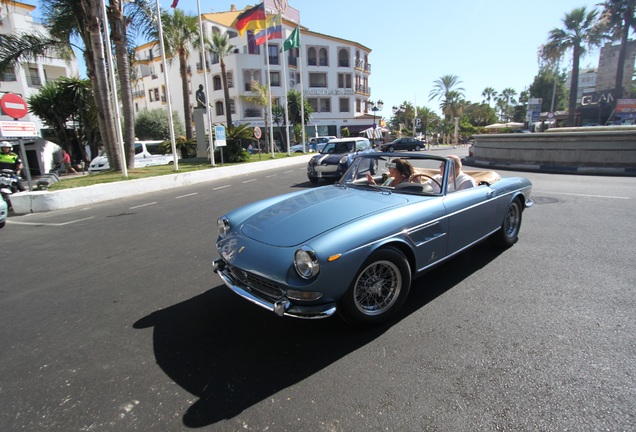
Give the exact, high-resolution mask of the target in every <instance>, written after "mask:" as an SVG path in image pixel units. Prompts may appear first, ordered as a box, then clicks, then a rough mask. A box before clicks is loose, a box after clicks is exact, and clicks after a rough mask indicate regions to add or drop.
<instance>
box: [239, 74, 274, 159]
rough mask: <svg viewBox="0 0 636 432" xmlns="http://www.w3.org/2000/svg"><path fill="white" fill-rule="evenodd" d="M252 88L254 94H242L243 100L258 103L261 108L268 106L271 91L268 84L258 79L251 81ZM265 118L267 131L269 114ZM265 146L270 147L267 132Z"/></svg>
mask: <svg viewBox="0 0 636 432" xmlns="http://www.w3.org/2000/svg"><path fill="white" fill-rule="evenodd" d="M250 90H251V91H252V93H253V94H251V95H241V96H240V97H241V100H243V101H245V102H247V103H250V104H253V105H256V106H257V107H259V108H260V109H261V110H262V109H263V108H266V107H267V105H268V103H269V101H270V97H271V96H270V93H269V87H267V84H261V83H259V82H258V81H252V82H251V83H250ZM263 119H264V120H265V131H267V130H268V129H267V124H268V116H267V114H265V115H264V116H263ZM264 135H265V147H266V148H269V134H268V133H267V132H266V133H265V134H264Z"/></svg>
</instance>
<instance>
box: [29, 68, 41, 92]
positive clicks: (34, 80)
mask: <svg viewBox="0 0 636 432" xmlns="http://www.w3.org/2000/svg"><path fill="white" fill-rule="evenodd" d="M27 84H28V85H29V87H39V86H41V85H42V81H41V80H40V76H39V75H38V70H37V68H29V70H28V71H27Z"/></svg>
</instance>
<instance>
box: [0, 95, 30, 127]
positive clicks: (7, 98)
mask: <svg viewBox="0 0 636 432" xmlns="http://www.w3.org/2000/svg"><path fill="white" fill-rule="evenodd" d="M0 107H1V108H2V111H4V113H5V114H6V115H8V116H9V117H11V118H13V119H16V120H17V119H19V118H22V117H24V116H25V115H27V114H28V112H29V110H28V109H27V104H26V102H25V101H24V99H22V98H21V97H20V96H18V95H17V94H15V93H5V94H4V96H2V98H0Z"/></svg>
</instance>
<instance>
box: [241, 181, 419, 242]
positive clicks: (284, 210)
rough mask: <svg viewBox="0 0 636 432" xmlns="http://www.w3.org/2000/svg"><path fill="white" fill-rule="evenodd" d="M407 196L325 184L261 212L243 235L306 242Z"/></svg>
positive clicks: (262, 239) (397, 203) (402, 201)
mask: <svg viewBox="0 0 636 432" xmlns="http://www.w3.org/2000/svg"><path fill="white" fill-rule="evenodd" d="M407 201H408V200H407V199H406V198H404V196H399V195H395V194H388V195H387V194H382V192H378V191H368V190H360V189H354V188H345V187H341V186H324V187H321V188H317V189H312V190H308V191H306V193H302V194H298V195H294V196H292V197H289V198H286V199H283V200H282V201H279V202H277V203H276V204H274V205H272V206H270V207H267V208H265V209H263V210H262V211H259V212H258V213H256V214H254V215H252V216H251V217H250V218H249V219H247V220H246V221H245V223H244V224H243V226H242V227H241V232H242V233H243V235H245V236H247V237H249V238H251V239H253V240H256V241H258V242H261V243H266V244H269V245H272V246H278V247H291V246H296V245H300V244H303V243H305V242H307V241H308V240H310V239H312V238H314V237H316V236H318V235H320V234H321V233H323V232H326V231H329V230H331V229H334V228H337V227H340V226H342V225H345V224H347V223H349V222H351V221H354V220H356V219H359V218H362V217H365V216H368V215H371V214H373V213H377V212H381V211H384V210H387V209H390V208H394V207H398V206H402V205H404V204H405V203H406V202H407Z"/></svg>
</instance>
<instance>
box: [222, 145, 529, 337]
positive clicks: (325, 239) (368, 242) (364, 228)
mask: <svg viewBox="0 0 636 432" xmlns="http://www.w3.org/2000/svg"><path fill="white" fill-rule="evenodd" d="M398 158H400V159H402V160H403V161H404V160H407V161H408V162H410V163H411V165H412V166H413V170H414V172H415V173H416V174H419V176H417V180H418V181H417V182H415V180H414V179H415V178H416V177H415V176H414V177H413V180H414V182H403V183H400V184H398V185H397V186H396V187H391V186H383V184H385V183H384V182H383V180H384V179H383V177H382V176H383V174H384V175H386V171H387V168H391V167H395V159H398ZM454 173H455V167H454V162H453V159H450V158H444V157H437V156H430V155H424V154H413V153H410V154H406V153H403V154H399V153H371V154H364V155H360V156H358V157H356V158H355V159H354V161H353V163H352V164H351V166H350V167H349V169H348V170H347V172H346V173H345V174H344V175H343V177H342V178H341V179H340V180H339V181H338V182H336V183H335V184H332V185H328V186H322V187H317V188H313V189H307V190H303V191H300V192H294V193H290V194H287V195H282V196H278V197H275V198H270V199H266V200H263V201H259V202H255V203H252V204H249V205H247V206H244V207H241V208H239V209H236V210H234V211H231V212H229V213H228V214H226V215H224V216H222V217H221V218H219V219H218V231H219V237H218V240H217V242H216V246H217V249H218V252H219V255H220V258H218V259H216V260H215V261H214V270H215V272H216V273H217V274H218V275H219V276H220V277H221V279H222V280H223V282H225V284H226V285H227V286H228V287H229V288H230V289H231V290H232V291H234V292H235V293H237V294H239V295H240V296H241V297H243V298H245V299H247V300H249V301H251V302H253V303H255V304H257V305H259V306H261V307H263V308H265V309H268V310H270V311H273V312H275V313H276V314H277V315H279V316H291V317H297V318H324V317H328V316H331V315H332V314H334V313H335V312H338V314H339V315H340V316H341V317H343V318H344V319H345V320H346V321H348V322H351V323H355V324H374V323H379V322H382V321H384V320H386V319H388V318H389V317H390V316H392V315H393V314H395V313H396V312H397V311H398V310H399V309H400V307H401V306H402V305H403V304H404V302H405V301H406V299H407V296H408V293H409V289H410V287H411V281H412V280H413V279H414V278H416V277H418V276H421V275H422V274H424V273H425V272H426V271H427V270H429V269H431V268H432V267H434V266H436V265H438V264H440V263H441V262H443V261H445V260H447V259H449V258H451V257H453V256H454V255H457V254H458V253H460V252H462V251H464V250H465V249H467V248H469V247H470V246H472V245H474V244H476V243H478V242H480V241H482V240H485V239H490V240H492V241H493V243H494V244H496V245H499V246H502V247H510V246H512V245H513V244H514V243H515V242H516V241H517V238H518V234H519V229H520V227H521V219H522V213H523V211H524V210H525V209H526V208H527V207H530V206H531V205H532V200H531V198H530V193H531V189H532V184H531V183H530V181H529V180H527V179H525V178H522V177H512V178H500V176H499V175H498V174H497V173H495V172H493V171H464V174H468V175H470V176H472V177H473V179H474V184H476V186H474V187H470V188H468V189H461V190H456V189H460V188H459V187H456V185H455V177H456V176H455V175H454ZM369 177H370V178H371V179H373V181H370V180H369ZM374 183H375V184H374Z"/></svg>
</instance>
